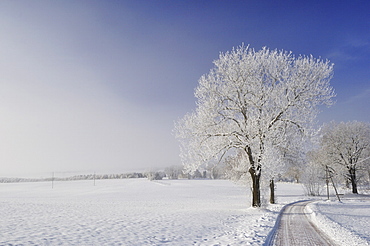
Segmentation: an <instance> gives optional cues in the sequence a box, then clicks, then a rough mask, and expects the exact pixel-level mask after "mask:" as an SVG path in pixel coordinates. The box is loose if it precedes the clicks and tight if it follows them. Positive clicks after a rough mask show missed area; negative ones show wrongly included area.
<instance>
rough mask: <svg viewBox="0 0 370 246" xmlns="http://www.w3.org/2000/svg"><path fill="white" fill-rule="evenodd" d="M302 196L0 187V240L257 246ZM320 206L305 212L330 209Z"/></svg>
mask: <svg viewBox="0 0 370 246" xmlns="http://www.w3.org/2000/svg"><path fill="white" fill-rule="evenodd" d="M303 194H304V191H303V188H302V186H301V185H299V184H284V183H278V185H277V196H278V200H277V201H278V203H279V204H277V205H270V206H268V207H266V208H263V209H254V208H249V206H250V199H249V198H248V197H247V195H248V194H247V190H246V189H245V188H244V187H241V186H237V185H234V184H233V183H231V182H229V181H226V180H162V181H148V180H146V179H122V180H98V181H97V182H96V186H94V185H93V181H91V180H90V181H68V182H67V181H59V182H55V183H54V188H53V189H52V188H51V183H50V182H38V183H11V184H0V218H1V223H0V232H1V233H0V245H19V244H23V245H262V244H263V242H264V241H265V239H266V237H267V235H268V233H269V232H270V231H271V230H272V228H273V226H274V224H275V219H276V217H277V215H278V212H279V211H280V209H281V208H282V206H283V205H284V204H287V203H289V202H292V201H296V200H300V199H307V198H305V197H304V195H303ZM348 202H352V203H353V204H352V203H351V204H350V205H349V206H350V207H352V208H353V207H357V205H358V203H361V204H363V205H364V207H363V208H362V210H361V214H360V216H367V220H368V218H369V216H370V210H369V208H370V204H369V201H361V202H360V201H358V200H353V201H352V200H349V201H348ZM325 204H327V203H325V202H320V203H318V204H315V205H314V206H312V210H313V211H315V212H314V213H312V214H313V215H320V214H321V213H323V214H329V213H328V212H327V211H326V210H325V208H326V207H325ZM330 204H333V205H335V206H336V205H338V208H337V210H336V212H335V214H337V215H338V214H340V213H341V212H344V211H345V210H343V208H342V207H341V205H342V204H337V203H335V202H330ZM352 210H353V209H352ZM354 215H355V214H354ZM318 217H320V216H315V218H318ZM324 217H325V216H324ZM339 217H340V216H339ZM363 221H364V223H366V222H367V221H366V219H365V220H363ZM325 223H328V222H327V221H326V222H325V221H324V222H323V225H324V226H325V225H326V224H325ZM339 224H340V225H341V226H348V224H349V227H350V228H352V227H351V225H350V224H351V223H349V220H345V221H344V222H339ZM360 227H361V228H362V227H367V232H366V231H359V232H358V233H357V232H356V233H357V234H355V233H352V234H351V235H362V236H361V238H360V239H362V240H364V239H363V238H365V240H369V238H368V236H366V235H369V233H368V229H369V224H365V225H363V226H360ZM362 229H363V228H362ZM346 230H348V229H346ZM351 230H356V229H351ZM361 233H362V234H361ZM366 237H367V238H366Z"/></svg>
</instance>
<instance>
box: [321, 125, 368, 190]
mask: <svg viewBox="0 0 370 246" xmlns="http://www.w3.org/2000/svg"><path fill="white" fill-rule="evenodd" d="M322 134H323V136H322V139H321V143H320V144H321V148H322V150H321V151H323V152H324V153H325V157H326V161H327V162H329V163H330V164H329V165H330V166H332V167H333V168H334V169H335V170H336V171H337V172H339V173H343V174H344V176H345V177H346V179H347V181H349V182H350V183H351V186H352V193H358V190H357V181H358V177H357V175H358V171H361V170H366V169H368V166H369V163H370V160H369V158H370V124H369V123H366V122H358V121H351V122H341V123H335V122H332V123H330V124H328V125H326V126H325V127H324V128H323V129H322ZM366 167H367V168H366Z"/></svg>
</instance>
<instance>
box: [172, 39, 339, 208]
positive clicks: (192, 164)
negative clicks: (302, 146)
mask: <svg viewBox="0 0 370 246" xmlns="http://www.w3.org/2000/svg"><path fill="white" fill-rule="evenodd" d="M332 72H333V65H332V64H330V63H329V61H323V60H320V59H315V58H313V57H312V56H298V57H295V56H294V55H293V54H292V53H290V52H286V51H278V50H269V49H268V48H262V49H261V50H259V51H255V50H254V49H251V48H249V47H245V46H239V47H237V48H234V49H233V50H232V51H231V52H226V53H220V56H219V59H218V60H216V61H214V68H213V69H211V70H210V72H209V73H208V74H205V75H203V76H202V77H201V78H200V79H199V85H198V87H197V88H196V90H195V96H196V98H197V100H198V101H197V108H196V110H195V111H194V112H192V113H189V114H186V115H185V116H184V118H183V119H181V120H179V121H178V122H177V124H176V126H175V131H176V137H177V138H179V140H180V143H181V158H182V161H183V164H184V166H185V168H186V169H187V170H188V171H194V170H196V169H197V168H198V167H199V166H201V165H206V164H207V163H208V162H209V161H212V160H214V159H216V160H221V159H223V157H226V156H228V155H236V154H237V153H238V151H235V150H241V151H242V152H243V154H244V155H245V161H246V164H247V165H245V167H246V168H245V169H244V170H243V171H244V173H245V174H248V175H250V177H251V180H252V206H254V207H259V206H261V200H260V180H261V175H262V169H263V168H265V170H267V169H268V168H269V166H268V165H274V163H273V162H270V163H268V162H267V157H266V146H271V147H274V146H278V145H279V144H283V143H284V142H285V141H286V139H287V136H288V135H289V134H290V133H288V132H287V130H289V131H295V132H299V133H301V134H303V133H305V132H307V130H308V129H309V128H310V126H309V125H310V123H311V121H312V120H313V119H314V118H315V117H316V114H317V113H318V109H317V106H318V105H321V104H327V105H330V104H331V103H332V102H331V98H332V97H333V96H334V92H333V89H332V88H331V87H330V85H329V81H330V79H331V77H332ZM272 143H273V144H272Z"/></svg>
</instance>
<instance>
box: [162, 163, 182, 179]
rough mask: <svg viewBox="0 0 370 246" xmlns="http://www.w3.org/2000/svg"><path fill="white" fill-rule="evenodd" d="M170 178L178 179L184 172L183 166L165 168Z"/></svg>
mask: <svg viewBox="0 0 370 246" xmlns="http://www.w3.org/2000/svg"><path fill="white" fill-rule="evenodd" d="M164 172H165V173H166V176H167V178H168V179H178V178H179V176H180V175H181V174H182V172H183V167H182V166H170V167H167V168H165V169H164Z"/></svg>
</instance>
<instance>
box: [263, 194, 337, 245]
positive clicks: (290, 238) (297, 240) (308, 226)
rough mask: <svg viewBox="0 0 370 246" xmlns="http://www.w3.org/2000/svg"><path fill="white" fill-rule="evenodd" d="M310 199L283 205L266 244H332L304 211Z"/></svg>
mask: <svg viewBox="0 0 370 246" xmlns="http://www.w3.org/2000/svg"><path fill="white" fill-rule="evenodd" d="M310 202H311V201H301V202H296V203H292V204H289V205H287V206H285V207H284V209H283V210H282V212H281V215H280V216H279V218H278V221H277V225H276V231H275V233H274V235H273V236H272V237H270V240H269V242H267V243H266V244H265V245H266V246H272V245H275V246H294V245H297V246H298V245H299V246H310V245H312V246H319V245H320V246H321V245H322V246H333V245H335V244H334V243H333V242H331V241H330V240H329V238H327V237H326V236H325V235H324V234H323V233H322V232H321V231H320V230H319V229H318V228H317V227H316V226H314V225H313V224H312V223H311V222H310V221H309V219H308V217H307V216H306V214H305V212H304V208H305V206H306V205H307V204H308V203H310Z"/></svg>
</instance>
